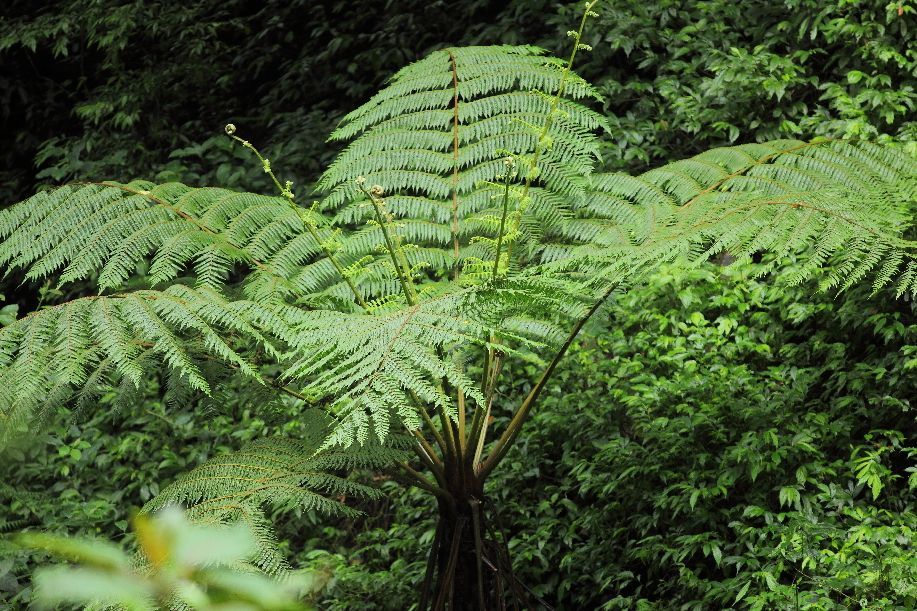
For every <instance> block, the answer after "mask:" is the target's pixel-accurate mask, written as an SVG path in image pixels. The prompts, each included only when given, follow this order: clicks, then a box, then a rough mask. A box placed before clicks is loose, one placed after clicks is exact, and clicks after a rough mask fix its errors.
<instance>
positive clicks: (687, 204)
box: [566, 141, 917, 294]
mask: <svg viewBox="0 0 917 611" xmlns="http://www.w3.org/2000/svg"><path fill="white" fill-rule="evenodd" d="M593 185H594V188H595V190H596V193H594V194H591V195H590V197H591V198H592V199H591V201H590V197H587V198H584V199H583V200H582V203H580V204H579V205H578V209H579V210H583V211H585V212H586V214H587V215H588V216H590V217H591V218H592V219H593V221H595V226H596V227H599V226H600V224H601V222H600V221H601V220H602V219H603V217H604V220H606V221H613V222H611V223H608V225H607V227H606V228H605V229H604V230H600V231H596V232H595V233H594V234H593V235H592V236H591V239H592V242H593V243H592V244H590V245H588V246H585V247H582V248H581V249H578V251H577V252H578V254H579V255H580V256H583V257H585V258H584V259H583V261H585V260H588V259H590V258H592V257H595V258H594V259H592V260H593V261H594V262H595V261H598V260H604V261H605V262H606V263H608V267H606V268H604V273H607V274H610V275H612V276H613V275H615V274H620V273H623V272H624V270H626V269H627V268H636V267H639V266H640V265H641V264H645V263H652V264H655V263H657V262H659V261H670V260H675V259H682V260H687V261H705V260H707V259H708V258H709V257H711V256H713V255H716V254H718V253H723V252H725V253H729V254H730V255H731V256H733V257H737V258H741V257H749V256H751V255H754V254H755V253H758V252H762V251H771V252H774V253H776V254H777V257H775V258H773V259H772V261H774V262H775V263H776V262H779V261H780V260H781V258H782V257H784V256H787V255H793V256H796V257H798V258H799V260H800V262H801V265H800V266H799V267H798V270H797V271H796V272H795V273H794V274H792V275H790V276H786V277H783V278H782V280H784V281H788V282H801V281H803V280H805V279H807V278H809V277H811V276H813V275H814V274H816V272H818V271H819V270H821V269H823V268H825V267H829V273H828V275H827V276H825V277H824V279H823V286H824V287H825V288H841V289H843V288H847V287H849V286H850V285H851V284H853V283H855V282H858V281H860V280H861V279H862V278H863V277H864V276H866V275H867V274H869V273H872V274H873V276H874V279H873V284H874V286H875V288H877V289H878V288H879V287H881V286H884V285H887V284H891V283H894V284H896V286H897V289H898V292H899V294H902V293H906V292H907V293H917V262H915V257H917V247H915V243H914V242H912V241H910V239H909V238H910V237H912V234H913V231H912V229H913V226H914V213H915V210H917V207H915V203H917V202H915V198H917V160H915V159H913V158H912V157H909V156H908V155H907V154H906V153H904V152H903V151H902V150H900V149H897V148H895V147H893V146H881V145H877V144H875V143H871V142H857V141H820V142H811V143H806V142H799V141H776V142H767V143H761V144H752V145H743V146H737V147H730V148H724V149H713V150H710V151H707V152H705V153H702V154H701V155H698V156H697V157H694V158H692V159H688V160H684V161H679V162H676V163H672V164H668V165H666V166H663V167H661V168H658V169H655V170H652V171H650V172H647V173H645V174H643V175H641V176H639V177H631V176H626V175H619V174H606V175H599V176H596V177H595V179H594V181H593ZM603 208H605V209H604V210H603ZM628 245H630V247H628ZM600 251H603V252H601V253H600ZM566 254H568V255H569V254H571V253H566ZM766 271H767V269H765V270H763V271H762V273H764V272H766Z"/></svg>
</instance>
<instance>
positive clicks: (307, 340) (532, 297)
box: [285, 275, 584, 446]
mask: <svg viewBox="0 0 917 611" xmlns="http://www.w3.org/2000/svg"><path fill="white" fill-rule="evenodd" d="M580 294H581V291H579V290H575V287H574V286H573V284H572V283H570V282H568V281H563V280H560V279H556V278H553V277H551V276H547V275H545V276H538V275H531V276H519V277H514V278H513V279H508V280H502V281H499V282H496V283H488V284H485V285H477V286H471V287H468V288H465V289H461V290H458V291H455V290H454V289H453V290H452V291H451V292H446V293H444V294H440V295H435V294H433V295H431V296H430V297H429V298H428V299H426V300H423V301H421V302H420V303H418V304H417V305H415V306H411V307H404V306H403V305H402V306H400V307H397V308H395V309H393V310H391V311H387V312H386V311H382V312H379V313H376V314H341V313H338V312H330V311H323V310H317V311H312V312H305V313H303V314H302V316H301V320H300V323H299V324H298V325H297V328H296V329H297V334H298V337H297V340H296V343H295V344H294V345H293V346H292V362H291V364H290V365H289V367H288V368H287V371H286V374H285V377H287V378H289V379H290V380H294V381H296V382H297V383H303V384H308V388H309V389H310V391H311V392H313V393H315V394H316V395H317V396H327V397H328V398H329V399H331V400H332V406H331V410H332V411H333V412H334V413H335V414H336V415H337V416H338V419H339V421H338V423H337V424H336V426H335V428H334V430H333V431H332V433H331V435H330V436H329V438H328V440H327V442H326V443H327V444H328V445H329V446H331V445H344V446H346V445H349V444H350V443H351V442H352V441H353V440H354V439H356V440H357V441H359V442H360V443H366V442H368V441H369V440H371V438H372V437H373V436H374V437H376V438H378V439H379V440H384V439H385V438H386V437H387V436H388V435H389V432H390V430H391V429H392V424H393V423H397V424H398V425H399V428H400V425H403V426H405V427H407V428H408V429H409V430H415V429H417V428H420V426H421V418H420V415H419V413H418V412H417V410H418V409H421V407H420V405H418V403H417V401H415V399H416V400H419V401H420V402H421V403H423V404H426V405H435V406H437V407H438V408H440V409H442V410H444V411H445V412H446V413H447V414H450V413H452V412H453V411H454V406H453V404H452V399H451V398H450V396H449V395H447V394H446V392H444V389H443V387H442V386H440V385H439V383H440V381H444V382H446V383H448V384H449V385H451V386H452V387H454V388H458V389H462V390H463V392H464V393H465V395H466V396H467V397H468V398H469V399H470V400H473V401H476V402H480V403H483V396H482V394H481V391H480V389H479V388H478V385H477V383H476V382H473V381H471V380H470V379H468V378H467V376H465V375H464V374H463V373H462V369H461V367H459V366H458V363H457V362H456V361H455V360H454V359H453V358H452V357H450V356H448V355H449V353H450V351H453V352H454V351H455V349H459V351H461V350H467V349H469V348H471V347H473V346H484V345H488V343H489V342H490V341H491V339H496V340H497V341H500V342H502V343H501V350H504V351H507V352H515V353H517V354H522V352H519V350H525V349H526V348H527V349H529V350H534V349H536V348H538V347H541V346H543V345H544V344H545V343H549V342H552V341H554V340H556V339H557V335H558V334H557V333H556V330H555V328H554V327H553V326H552V325H550V321H551V320H554V319H557V317H563V316H566V317H567V318H575V317H576V316H577V315H579V314H581V313H582V311H583V308H584V305H583V303H582V302H581V301H580V300H579V298H578V295H580ZM512 346H517V348H515V349H514V348H511V347H512Z"/></svg>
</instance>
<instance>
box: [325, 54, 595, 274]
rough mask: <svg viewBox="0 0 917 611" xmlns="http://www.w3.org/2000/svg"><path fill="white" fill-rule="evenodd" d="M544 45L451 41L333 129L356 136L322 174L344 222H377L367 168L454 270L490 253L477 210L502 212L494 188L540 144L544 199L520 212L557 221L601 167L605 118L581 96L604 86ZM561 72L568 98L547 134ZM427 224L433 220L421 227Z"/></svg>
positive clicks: (410, 229)
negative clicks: (476, 241) (363, 186)
mask: <svg viewBox="0 0 917 611" xmlns="http://www.w3.org/2000/svg"><path fill="white" fill-rule="evenodd" d="M543 53H544V51H543V50H541V49H538V48H535V47H529V46H520V47H512V46H495V47H465V48H457V49H456V48H453V49H444V50H440V51H436V52H434V53H432V54H430V55H429V56H428V57H426V58H424V59H422V60H420V61H419V62H416V63H415V64H412V65H411V66H408V67H406V68H405V69H403V70H401V71H399V72H398V73H397V74H395V76H394V77H392V79H391V81H390V83H389V85H388V86H387V87H386V88H384V89H383V90H382V91H380V92H379V93H377V94H376V95H375V96H374V97H373V98H371V99H370V100H369V101H368V102H367V103H366V104H364V105H363V106H361V107H360V108H358V109H357V110H355V111H353V112H352V113H350V114H348V115H347V116H345V117H344V119H343V120H342V122H341V125H340V126H339V127H338V129H337V130H336V131H335V132H334V133H333V134H332V135H331V139H333V140H352V141H351V142H350V144H349V145H348V146H347V147H346V148H345V149H344V151H343V152H342V153H341V154H340V155H339V156H338V157H337V158H336V159H335V161H334V163H332V164H331V166H330V167H329V168H328V169H327V170H326V172H325V173H324V174H323V175H322V177H321V179H320V181H319V183H318V186H317V188H318V189H319V190H320V191H324V192H326V193H327V196H326V197H325V199H324V200H323V202H322V204H323V207H324V208H325V209H330V210H334V211H336V213H337V220H338V221H341V222H345V223H346V222H351V223H358V222H360V221H361V220H364V219H366V218H367V215H368V214H370V213H371V208H369V207H368V206H367V204H368V202H367V201H366V199H365V197H364V196H363V194H362V193H361V191H360V189H359V188H358V186H357V185H355V184H354V180H355V179H356V178H357V177H359V176H363V177H364V178H365V180H366V182H367V184H378V185H381V186H382V187H383V188H384V190H385V193H386V198H385V199H386V204H387V206H388V210H389V211H390V212H391V214H392V215H393V217H394V218H395V219H396V220H397V221H398V223H399V226H400V227H401V228H403V231H404V238H405V240H406V241H407V242H408V243H412V244H416V245H419V246H421V247H429V248H438V249H440V250H441V253H442V255H441V258H448V259H449V261H450V262H451V263H450V265H449V267H452V266H455V265H458V264H459V262H460V261H464V260H466V259H465V257H466V256H467V257H471V258H472V259H473V258H474V257H477V256H481V255H486V253H485V252H480V251H479V252H474V253H472V252H468V251H467V250H466V247H467V246H469V244H470V238H471V237H479V236H480V235H481V234H480V233H479V231H478V230H479V229H480V225H475V224H474V223H475V221H474V219H475V217H476V216H477V215H481V214H484V215H486V214H491V215H499V210H500V201H499V198H495V197H494V190H493V189H492V187H491V186H488V185H493V184H494V183H498V182H500V181H499V177H500V176H502V175H503V174H504V173H505V172H506V167H505V165H504V162H503V160H504V158H505V157H507V156H515V157H516V158H517V159H520V160H522V159H525V158H526V157H527V156H531V155H532V154H533V153H534V151H535V150H536V148H537V147H540V148H541V149H542V150H541V155H540V158H539V160H538V163H537V179H536V180H535V183H534V186H535V187H536V188H537V191H538V192H539V193H540V195H539V198H538V205H537V206H527V205H525V203H523V205H520V211H519V212H520V213H521V214H522V215H523V216H524V217H525V220H524V221H523V223H525V224H527V226H529V227H533V228H534V227H538V228H539V229H538V230H537V231H535V234H540V233H541V232H543V231H544V229H543V228H542V227H543V225H546V224H550V223H556V222H557V219H559V218H561V217H563V216H564V215H565V206H566V204H565V202H566V201H567V200H568V199H569V198H570V197H572V196H574V195H576V194H578V193H580V192H581V191H582V189H583V187H584V185H585V177H587V176H588V175H589V174H590V173H591V171H592V168H593V164H594V162H595V160H596V159H597V158H598V140H597V138H596V136H595V131H596V130H597V129H600V128H603V127H604V126H605V125H606V122H605V120H604V118H603V117H601V116H600V115H598V114H596V113H595V112H593V111H591V110H589V109H588V108H586V107H585V106H583V105H581V104H579V103H578V102H576V101H575V100H579V99H582V98H593V99H597V98H598V97H599V96H598V94H597V92H596V91H595V90H594V89H593V88H592V87H591V86H590V85H588V84H587V83H586V82H585V81H583V80H582V79H581V78H580V77H578V76H576V75H575V74H572V73H567V74H566V77H564V74H565V71H564V68H565V64H564V62H562V61H560V60H558V59H556V58H550V57H545V56H544V55H543ZM562 78H565V79H566V80H565V88H564V95H565V96H566V97H565V98H562V99H560V100H558V109H557V110H556V112H554V113H553V115H552V116H553V121H551V122H548V123H547V132H546V133H545V137H544V141H542V142H539V136H540V135H541V130H542V127H543V126H544V125H546V122H545V119H546V117H547V116H548V115H549V114H551V102H552V95H553V94H554V93H555V92H556V91H557V90H558V88H559V86H560V83H561V79H562ZM533 191H535V189H533ZM418 223H423V224H424V226H425V227H427V229H426V230H425V231H423V232H416V231H414V228H415V227H417V226H418V225H417V224H418ZM469 225H470V227H469ZM494 231H495V230H494V229H493V228H490V234H491V235H492V234H493V232H494ZM355 239H356V241H354V242H351V243H349V244H348V245H347V248H348V249H351V250H353V251H355V252H360V253H361V254H364V253H366V252H370V251H371V250H372V249H374V248H378V241H377V236H375V234H373V233H372V232H370V233H364V234H363V235H362V236H359V237H355ZM456 250H457V251H458V253H457V254H458V261H456Z"/></svg>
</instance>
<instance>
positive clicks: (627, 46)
mask: <svg viewBox="0 0 917 611" xmlns="http://www.w3.org/2000/svg"><path fill="white" fill-rule="evenodd" d="M576 4H577V3H572V2H548V1H546V0H538V1H535V2H533V1H532V0H513V1H510V2H497V1H493V0H490V1H488V0H465V1H463V2H461V3H458V4H457V3H453V2H446V1H445V0H434V1H432V2H431V1H428V0H424V1H420V0H402V1H399V2H398V3H397V5H396V4H393V3H391V2H387V1H386V0H363V1H361V2H359V3H349V2H311V1H306V0H301V1H296V2H281V1H277V0H270V1H267V2H261V3H257V4H252V3H249V2H244V1H241V0H234V1H231V2H217V1H213V0H207V1H199V2H190V3H185V4H183V5H180V6H171V7H170V8H169V10H168V11H163V10H161V7H160V6H159V5H157V4H151V3H148V2H140V1H136V2H111V1H106V0H93V1H92V2H85V1H83V0H57V1H55V2H43V3H35V2H31V1H30V0H11V1H10V2H7V3H5V5H4V8H3V9H2V15H3V19H2V21H0V58H2V61H3V64H4V67H5V69H4V71H3V74H2V76H0V91H2V92H3V94H2V95H3V96H4V99H3V101H2V103H0V107H2V108H3V113H2V115H0V121H2V123H0V127H2V129H0V138H2V145H3V146H2V147H0V150H2V151H3V152H2V153H0V155H3V157H2V163H0V168H2V172H3V174H2V175H0V176H2V180H0V185H2V186H0V189H3V190H2V191H0V199H2V200H6V201H8V200H10V199H11V198H12V197H22V196H24V195H26V194H29V193H31V192H32V190H33V185H34V184H35V183H36V182H40V183H41V182H60V181H63V180H66V179H69V178H74V177H76V178H88V177H99V176H106V177H109V178H112V179H120V180H127V179H130V178H133V177H136V176H145V177H147V178H150V179H154V178H158V179H177V180H181V181H185V182H189V183H204V184H219V185H221V186H225V187H242V188H246V189H257V188H259V187H260V188H266V187H267V184H266V183H265V181H264V179H263V177H262V176H261V175H260V174H259V172H258V171H257V168H254V169H252V168H250V166H246V165H245V164H242V163H239V158H238V156H237V155H238V153H237V152H233V150H232V149H231V148H230V147H229V145H228V143H227V142H226V141H225V139H222V138H219V137H218V135H219V133H218V132H219V130H220V129H221V128H222V126H223V125H224V124H225V123H227V122H230V121H234V122H235V123H237V124H242V123H244V124H245V125H247V126H250V131H251V136H252V137H253V138H255V139H256V140H257V141H259V142H263V141H265V140H266V139H267V138H268V137H269V138H270V140H271V146H270V156H271V157H272V158H276V157H283V159H284V162H285V165H286V167H287V168H288V169H289V172H290V173H291V174H293V175H294V176H295V177H296V178H298V179H299V181H300V182H303V181H308V180H314V179H315V178H316V177H317V176H318V174H319V172H320V171H321V169H322V168H323V167H324V165H325V163H326V162H328V161H329V160H330V158H331V154H332V150H331V149H328V148H327V147H325V146H324V144H323V140H324V138H325V136H326V135H327V133H328V126H329V125H330V124H331V123H332V122H333V121H334V120H335V119H336V118H337V117H339V116H341V115H343V114H344V113H345V112H348V111H350V109H351V108H353V107H355V106H356V105H357V104H358V103H360V102H362V101H363V100H365V99H366V98H367V97H368V96H369V94H370V93H371V92H373V91H375V90H376V89H378V87H379V85H381V84H382V82H383V81H384V79H385V78H387V77H388V75H389V74H391V73H393V72H394V71H395V70H397V69H398V68H400V67H401V66H402V65H404V64H405V63H407V62H409V61H413V60H415V59H418V58H419V57H421V56H422V55H424V54H425V53H426V52H428V51H430V50H431V49H434V48H442V47H446V46H449V45H467V44H494V43H508V44H514V43H520V42H525V43H532V44H538V45H540V46H543V47H545V48H547V49H550V50H552V51H555V52H559V51H561V50H562V49H564V48H565V45H566V42H565V37H564V32H566V31H567V30H568V29H570V26H571V24H572V23H573V22H574V21H575V19H576V10H577V9H576ZM915 15H917V13H915V5H914V3H913V2H912V0H898V1H889V0H856V1H850V0H830V1H828V2H824V1H821V0H785V1H782V2H772V1H770V0H750V1H746V2H741V3H736V2H732V1H730V0H704V1H698V0H662V1H659V2H651V3H650V2H642V1H639V0H616V1H615V2H608V3H606V4H605V6H604V7H603V10H602V11H601V12H600V16H599V18H598V22H597V24H596V26H595V27H594V28H592V29H591V31H590V32H589V33H588V34H587V39H586V41H585V42H587V43H589V44H591V45H592V46H593V48H594V53H593V54H592V56H591V57H590V58H588V59H587V60H586V63H585V64H583V65H582V66H581V69H580V72H581V74H582V75H583V76H584V77H586V78H587V79H588V80H590V81H592V82H593V83H595V84H596V86H597V88H598V90H599V91H600V92H601V93H602V94H603V95H604V97H605V107H604V111H605V113H604V114H605V115H606V116H608V117H609V118H610V120H611V122H612V125H613V129H612V131H611V138H610V139H609V141H608V146H607V148H606V150H605V153H606V162H607V163H608V164H609V166H610V168H611V169H628V170H633V169H641V168H642V167H643V166H644V165H645V164H647V163H649V164H658V163H659V162H660V161H665V160H671V159H676V158H681V157H686V156H688V155H691V154H694V153H697V152H700V151H702V150H704V149H707V148H709V147H710V146H714V145H720V144H727V143H733V142H737V141H738V142H745V141H750V140H756V139H757V140H761V139H774V138H778V137H797V138H802V139H808V138H810V137H812V136H814V135H818V134H830V135H845V134H847V135H858V134H864V135H874V134H889V135H893V136H897V137H899V138H902V139H904V140H914V138H915V135H914V129H915V127H914V125H915V123H914V121H913V112H914V105H915V96H917V84H915V76H914V75H915V73H917V71H915V66H917V58H915V55H914V51H913V48H912V45H911V46H910V47H909V45H907V44H906V43H907V41H908V40H910V39H911V37H912V36H913V31H914V28H915ZM176 49H178V50H180V53H176ZM304 81H306V82H308V86H304V85H303V82H304ZM160 173H161V174H160Z"/></svg>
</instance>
